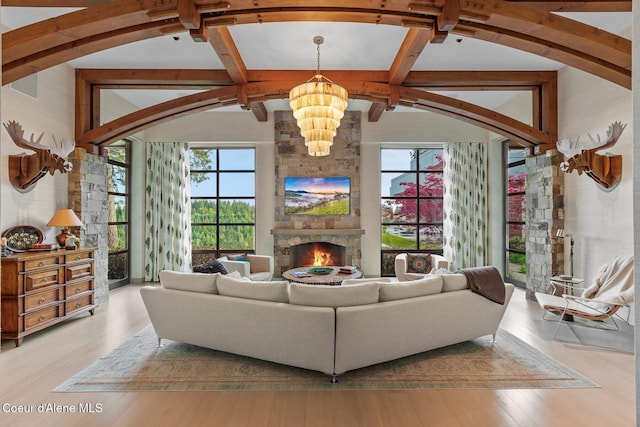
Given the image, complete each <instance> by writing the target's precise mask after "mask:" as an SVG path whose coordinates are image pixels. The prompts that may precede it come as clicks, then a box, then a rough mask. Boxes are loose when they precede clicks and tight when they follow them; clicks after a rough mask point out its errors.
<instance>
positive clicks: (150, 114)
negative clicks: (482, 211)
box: [76, 82, 554, 147]
mask: <svg viewBox="0 0 640 427" xmlns="http://www.w3.org/2000/svg"><path fill="white" fill-rule="evenodd" d="M293 84H295V83H294V82H258V83H247V84H246V85H243V86H240V85H235V86H229V87H224V88H218V89H213V90H209V91H205V92H200V93H197V94H193V95H189V96H184V97H181V98H177V99H172V100H170V101H167V102H163V103H161V104H157V105H153V106H151V107H148V108H143V109H141V110H138V111H135V112H133V113H130V114H128V115H125V116H122V117H119V118H117V119H115V120H113V121H111V122H109V123H106V124H103V125H101V126H99V127H95V128H93V129H91V130H89V131H87V132H83V133H82V134H80V135H76V143H77V144H78V145H79V146H87V147H90V146H92V145H97V146H100V147H105V146H108V145H109V144H111V143H113V142H115V141H117V140H119V139H122V138H124V137H126V136H129V135H131V134H133V133H136V132H139V131H141V130H143V129H146V128H147V127H150V126H153V125H157V124H159V123H163V122H166V121H168V120H173V119H175V118H176V117H181V116H184V115H187V114H192V113H194V112H198V111H203V110H207V109H212V108H217V107H222V106H226V105H234V104H236V103H238V98H240V97H243V98H246V99H247V100H248V101H246V102H249V103H252V102H253V101H260V102H262V101H266V100H269V99H282V98H286V97H287V93H288V88H290V87H291V85H293ZM344 86H345V88H346V89H347V90H348V91H349V93H350V94H351V97H353V98H355V99H368V100H374V101H379V100H382V99H385V98H389V97H396V96H397V97H398V99H399V101H398V102H399V103H400V104H401V105H406V106H411V107H414V108H418V109H423V110H429V111H433V112H436V113H439V114H444V115H447V116H449V117H455V118H457V119H459V120H463V121H466V122H469V123H473V124H475V125H477V126H480V127H482V128H484V129H488V130H491V131H493V132H497V133H499V134H501V135H504V136H505V137H508V138H510V139H513V140H514V141H517V142H519V143H520V144H521V145H523V146H527V147H531V146H536V145H539V144H543V145H544V144H549V143H551V142H552V141H551V137H550V136H549V135H548V134H546V133H545V132H543V131H541V130H539V129H536V128H533V127H531V126H528V125H526V124H524V123H523V122H520V121H518V120H515V119H512V118H510V117H507V116H504V115H502V114H499V113H497V112H495V111H492V110H488V109H486V108H482V107H479V106H477V105H474V104H470V103H467V102H464V101H460V100H457V99H453V98H449V97H446V96H442V95H437V94H433V93H429V92H426V91H424V90H420V89H412V88H405V87H398V86H391V85H388V84H383V83H376V82H345V83H344ZM553 142H554V141H553Z"/></svg>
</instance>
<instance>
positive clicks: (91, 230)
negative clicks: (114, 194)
mask: <svg viewBox="0 0 640 427" xmlns="http://www.w3.org/2000/svg"><path fill="white" fill-rule="evenodd" d="M69 161H71V162H72V163H73V170H72V171H71V172H69V184H68V196H67V200H68V202H67V203H68V205H69V208H71V209H73V210H74V212H75V213H76V214H77V215H78V217H80V220H81V221H82V222H83V223H84V225H85V226H84V228H83V229H81V230H80V233H79V234H78V235H77V236H78V237H79V238H80V246H83V247H86V246H91V247H97V248H98V250H97V251H96V254H95V279H94V280H95V281H94V283H95V288H96V303H97V304H102V303H106V302H107V301H108V300H109V281H108V278H107V271H108V264H109V254H108V247H109V245H108V241H107V228H108V222H107V195H108V193H107V158H106V157H103V156H98V155H95V154H88V153H87V151H86V150H84V149H82V148H76V149H75V150H74V151H73V153H71V155H70V156H69ZM75 231H77V230H75Z"/></svg>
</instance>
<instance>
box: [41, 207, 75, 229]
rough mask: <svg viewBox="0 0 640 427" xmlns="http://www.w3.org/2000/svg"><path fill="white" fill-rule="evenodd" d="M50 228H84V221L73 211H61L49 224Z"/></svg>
mask: <svg viewBox="0 0 640 427" xmlns="http://www.w3.org/2000/svg"><path fill="white" fill-rule="evenodd" d="M47 225H48V226H50V227H82V226H83V225H84V224H82V221H80V218H78V216H77V215H76V214H75V212H74V211H73V210H72V209H59V210H58V212H56V214H55V215H54V216H53V218H51V219H50V220H49V222H48V223H47Z"/></svg>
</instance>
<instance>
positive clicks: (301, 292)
mask: <svg viewBox="0 0 640 427" xmlns="http://www.w3.org/2000/svg"><path fill="white" fill-rule="evenodd" d="M379 289H380V283H376V282H372V283H371V282H370V283H363V284H361V285H352V286H323V285H304V284H301V283H290V284H289V303H291V304H297V305H310V306H315V307H349V306H354V305H365V304H374V303H377V302H378V299H379V295H378V290H379Z"/></svg>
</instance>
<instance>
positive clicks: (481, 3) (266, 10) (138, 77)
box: [2, 0, 631, 152]
mask: <svg viewBox="0 0 640 427" xmlns="http://www.w3.org/2000/svg"><path fill="white" fill-rule="evenodd" d="M11 8H20V9H16V10H20V14H29V13H32V12H33V13H34V16H36V15H37V13H35V12H37V11H44V10H46V11H49V10H50V9H49V8H64V9H61V10H62V11H61V12H59V13H57V14H52V15H51V16H52V17H47V19H42V20H33V22H29V23H28V24H26V25H23V26H18V27H14V28H11V29H9V30H6V31H5V32H4V33H3V34H2V83H3V85H6V84H8V83H12V82H14V81H16V80H18V79H21V78H23V77H26V76H29V75H31V74H33V73H37V72H39V71H42V70H45V69H47V68H49V67H53V66H56V65H59V64H63V63H69V64H71V65H72V66H74V67H75V68H76V69H77V73H76V135H75V138H76V143H77V145H79V146H83V147H85V148H87V149H88V150H89V151H92V152H97V151H99V148H100V147H105V146H108V145H109V144H111V143H113V142H114V141H117V140H119V139H121V138H124V137H126V136H129V135H131V134H133V133H136V132H138V131H140V130H143V129H145V128H147V127H150V126H153V125H156V124H159V123H162V122H165V121H168V120H172V119H174V118H176V117H180V116H184V115H187V114H192V113H194V112H199V111H205V110H210V109H215V108H221V109H222V108H224V107H228V106H230V105H240V106H241V107H242V109H244V110H247V114H251V113H253V115H254V116H255V119H256V120H259V121H266V120H267V114H268V108H267V106H266V105H267V103H268V102H271V101H273V100H283V99H286V98H287V97H288V92H289V90H290V89H291V88H292V87H293V86H295V85H297V84H299V83H301V82H304V81H306V80H308V79H309V78H310V77H311V76H312V75H313V74H314V71H313V67H315V45H313V44H312V41H311V37H309V40H308V41H307V40H306V39H305V40H304V43H305V44H304V45H303V46H308V47H302V48H300V47H299V46H294V47H291V48H287V45H286V44H285V43H284V42H283V43H282V45H278V46H272V45H269V43H268V41H269V38H268V37H265V36H264V34H265V33H264V31H271V30H272V29H274V30H278V31H284V32H285V33H286V32H287V31H289V33H288V34H289V37H288V38H284V39H283V40H286V43H290V42H291V43H294V42H298V40H297V39H298V38H300V37H302V36H301V34H299V33H300V31H299V29H300V28H301V27H300V25H302V23H306V24H307V25H309V23H316V24H321V25H319V27H315V29H317V28H320V29H322V30H325V31H327V33H324V34H319V35H323V36H324V37H325V39H329V38H330V37H331V36H332V35H336V36H338V35H340V34H344V33H343V32H341V31H343V30H344V28H345V26H347V25H348V26H350V27H349V28H350V29H351V28H355V29H354V30H351V31H350V32H348V33H346V34H349V35H348V36H346V37H343V38H342V39H341V40H337V41H336V40H334V43H333V45H332V46H327V51H325V50H323V49H324V48H325V47H324V45H323V46H322V47H321V52H322V56H321V58H322V60H323V61H322V63H323V64H325V60H324V58H325V57H327V61H326V63H329V64H333V67H331V66H329V67H328V68H327V69H326V70H325V69H324V67H323V68H322V72H323V74H324V75H325V76H327V77H328V78H329V79H331V80H333V81H335V82H337V83H339V84H341V85H343V86H345V88H346V89H347V90H348V91H349V96H350V102H351V100H354V101H355V102H358V101H362V102H361V104H360V105H367V112H368V120H369V121H377V120H379V119H380V117H381V116H382V115H383V114H385V113H386V112H388V111H393V110H394V109H396V108H398V107H400V108H405V107H411V108H415V109H418V110H426V111H431V112H436V113H439V114H443V115H446V116H450V117H454V118H457V119H459V120H463V121H466V122H469V123H472V124H474V125H477V126H480V127H482V128H485V129H488V130H491V131H493V132H496V133H498V134H501V135H503V136H504V137H506V138H509V139H511V140H512V141H513V142H515V143H518V144H520V145H522V146H524V147H529V148H532V151H543V150H545V149H547V148H549V147H552V146H554V145H555V141H556V137H557V126H558V123H557V74H556V70H557V69H558V68H559V66H564V65H568V66H571V67H574V68H577V69H580V70H583V71H585V72H587V73H590V74H593V75H595V76H598V77H600V78H602V79H605V80H608V81H610V82H612V83H615V84H617V85H619V86H622V87H624V88H627V89H631V41H630V40H629V39H627V38H624V37H621V36H618V35H615V34H614V33H612V32H608V31H606V30H604V29H601V28H598V27H596V26H592V25H589V24H586V23H583V22H581V21H579V20H575V19H571V18H569V17H566V16H563V15H562V14H558V13H555V12H562V13H576V12H580V13H583V14H587V13H588V14H613V13H619V12H630V11H631V0H574V1H544V0H537V1H533V0H503V1H501V0H410V1H400V0H377V1H375V0H373V1H372V0H342V1H309V0H298V1H277V0H231V1H228V2H224V1H223V2H221V1H215V0H137V1H132V0H110V1H109V0H3V1H2V11H3V15H4V14H5V11H11ZM23 8H28V9H23ZM70 8H71V9H70ZM73 8H79V9H73ZM54 10H55V9H54ZM44 15H45V16H46V13H45V14H44ZM34 19H35V18H34ZM3 24H4V18H3ZM269 24H270V25H269ZM276 24H278V25H276ZM296 25H298V26H296ZM240 29H248V30H247V31H246V32H242V31H240ZM389 29H391V30H394V31H393V32H390V31H389ZM623 29H624V28H621V29H619V30H623ZM261 31H262V33H261ZM398 31H402V33H398ZM261 34H262V36H261ZM313 35H316V34H313ZM398 35H400V37H399V38H398V43H396V44H395V45H394V44H393V37H394V36H395V37H397V36H398ZM167 37H170V38H172V39H173V40H174V41H175V42H180V43H190V45H189V47H188V49H194V46H196V45H197V46H198V49H199V50H198V52H199V55H200V57H207V56H208V55H211V58H210V63H211V64H219V66H218V67H217V68H214V67H216V65H214V66H213V67H209V66H207V65H198V66H197V67H190V66H189V64H190V61H191V60H192V58H191V57H185V58H184V59H181V57H180V56H179V55H178V54H176V55H175V56H172V54H170V53H169V50H167V55H165V56H167V58H165V59H166V60H167V61H169V60H170V59H172V58H173V59H174V61H173V62H172V63H171V65H170V66H164V67H159V66H158V64H155V63H154V64H153V65H152V66H146V67H145V66H144V62H138V63H137V64H138V65H137V66H136V67H131V68H129V67H127V68H116V67H117V66H118V64H114V63H113V62H111V63H110V64H109V67H102V68H91V67H86V66H85V67H83V66H78V65H77V64H82V63H83V61H86V60H87V58H91V59H95V58H98V57H99V55H101V54H106V53H108V52H115V51H117V49H121V50H119V51H118V52H122V49H124V48H125V47H129V46H139V45H142V43H143V42H144V43H148V42H149V41H150V40H152V39H160V38H167ZM305 37H306V35H305ZM359 38H366V39H367V40H368V41H370V42H373V41H375V43H376V44H375V45H370V46H369V47H368V48H367V49H361V50H359V51H357V52H356V53H355V54H353V55H350V56H344V55H342V57H340V56H341V54H340V49H341V48H344V50H345V51H346V50H347V48H348V46H349V45H350V43H351V42H355V41H358V39H359ZM185 39H186V40H185ZM237 39H242V40H243V43H241V44H242V46H239V44H238V41H237ZM246 40H250V42H249V43H246ZM452 40H455V42H456V43H462V42H464V43H467V45H471V46H480V45H481V46H494V45H497V46H501V49H506V48H510V50H505V52H515V54H518V53H520V54H522V55H527V58H528V57H531V56H535V57H537V58H542V59H544V60H546V61H547V62H546V63H545V64H547V66H546V67H545V68H544V69H542V68H541V69H535V68H531V67H527V66H524V65H523V67H522V68H518V66H517V64H516V65H514V66H513V67H510V68H509V69H491V67H487V66H486V65H481V62H482V61H481V60H482V59H484V60H486V59H487V58H486V57H485V58H483V57H482V52H479V49H474V50H475V52H470V51H467V52H469V53H467V54H461V55H459V56H458V57H455V55H454V58H455V61H452V62H451V63H452V64H454V63H455V64H458V67H459V69H456V68H455V66H452V67H451V68H449V69H447V68H443V67H442V65H440V66H439V67H435V66H434V67H432V68H433V69H430V68H429V67H428V66H421V65H420V64H423V63H426V62H428V61H429V59H431V58H434V57H436V56H438V57H440V56H443V57H444V56H445V55H444V53H443V51H442V49H440V48H439V47H444V46H446V47H447V49H448V50H451V49H452V48H451V47H450V46H454V43H453V42H452ZM473 43H476V44H475V45H473ZM207 46H208V48H207V49H206V50H203V47H207ZM181 48H182V49H183V50H184V51H185V52H186V51H187V47H186V45H185V44H182V45H181ZM300 51H304V52H303V53H304V57H305V58H308V59H305V60H304V61H297V62H295V63H296V64H300V65H298V66H293V65H289V66H288V67H287V66H286V65H285V67H286V68H280V67H278V66H276V67H273V66H270V65H271V64H274V63H275V64H291V61H289V60H288V58H289V57H292V58H297V57H299V55H300ZM128 52H129V54H131V52H132V51H128ZM171 52H174V51H173V50H172V51H171ZM176 52H177V51H176ZM241 52H249V54H244V56H243V54H242V53H241ZM136 55H138V56H139V58H138V59H140V58H144V57H145V55H146V53H145V52H144V51H138V53H137V54H134V55H133V56H136ZM385 55H386V57H387V58H388V59H387V60H386V62H385V61H384V60H383V59H382V58H383V57H385ZM476 55H477V56H476ZM514 56H515V55H514ZM335 57H340V58H338V59H339V60H333V59H332V58H335ZM478 58H480V59H478ZM494 58H495V61H496V62H499V59H500V58H499V55H498V56H496V55H494ZM259 59H260V60H263V59H264V62H260V61H259ZM311 59H313V61H311ZM205 60H206V59H203V61H205ZM376 60H378V62H376V63H375V65H373V66H372V67H371V68H369V69H366V68H363V64H368V63H371V64H373V63H374V62H373V61H376ZM472 60H475V61H478V69H473V63H470V62H471V61H472ZM332 61H333V62H332ZM464 61H466V62H464ZM89 62H90V61H89ZM118 62H119V63H126V62H127V61H126V60H125V58H124V57H121V60H118ZM149 62H150V63H151V61H149ZM554 63H557V64H559V66H556V67H554V66H548V64H554ZM140 64H142V66H140ZM246 64H254V65H252V66H249V67H248V66H247V65H246ZM263 64H265V65H263ZM460 64H464V65H462V66H461V65H460ZM104 90H120V91H122V90H131V91H135V90H174V91H175V90H178V91H184V92H183V95H182V96H174V97H172V98H171V99H169V100H166V101H163V102H158V103H154V104H152V105H145V106H142V107H141V108H140V109H139V110H137V111H135V112H133V113H131V114H128V115H126V116H123V117H120V118H118V119H115V120H113V121H111V122H108V123H102V120H101V117H100V96H101V93H102V91H104ZM438 91H440V93H438ZM447 91H449V92H455V91H487V93H488V91H529V92H531V95H532V96H531V99H532V103H533V105H532V112H533V117H532V123H533V124H532V125H531V126H529V125H527V124H524V123H522V122H520V121H517V120H514V119H513V118H510V117H508V116H505V115H503V114H499V113H497V112H495V111H493V109H492V108H487V107H486V106H481V105H478V104H475V103H472V102H468V101H464V100H462V99H460V98H458V97H457V96H455V95H454V96H447V95H446V93H447Z"/></svg>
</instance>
